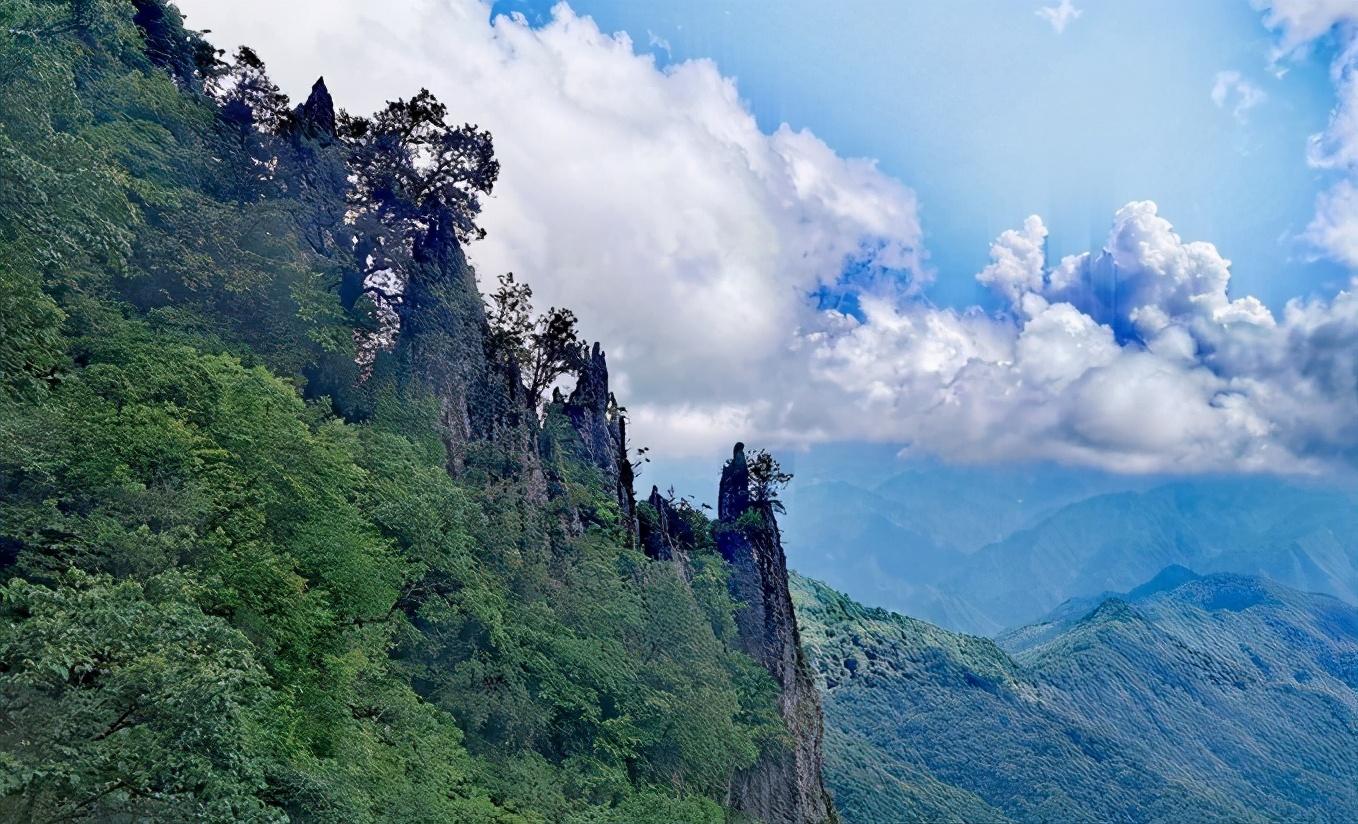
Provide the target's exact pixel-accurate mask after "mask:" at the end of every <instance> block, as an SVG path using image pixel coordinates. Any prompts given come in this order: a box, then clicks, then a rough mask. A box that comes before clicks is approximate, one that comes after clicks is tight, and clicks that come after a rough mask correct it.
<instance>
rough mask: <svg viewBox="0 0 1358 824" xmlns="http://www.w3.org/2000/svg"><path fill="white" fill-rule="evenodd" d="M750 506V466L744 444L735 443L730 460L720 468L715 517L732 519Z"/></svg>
mask: <svg viewBox="0 0 1358 824" xmlns="http://www.w3.org/2000/svg"><path fill="white" fill-rule="evenodd" d="M749 508H750V466H749V464H748V463H746V461H745V444H743V443H737V444H736V447H735V449H734V450H732V452H731V460H729V461H727V462H726V466H724V467H722V470H721V487H720V488H719V491H718V492H717V519H718V520H720V521H734V520H736V519H737V518H739V517H740V516H741V515H744V514H745V510H747V509H749Z"/></svg>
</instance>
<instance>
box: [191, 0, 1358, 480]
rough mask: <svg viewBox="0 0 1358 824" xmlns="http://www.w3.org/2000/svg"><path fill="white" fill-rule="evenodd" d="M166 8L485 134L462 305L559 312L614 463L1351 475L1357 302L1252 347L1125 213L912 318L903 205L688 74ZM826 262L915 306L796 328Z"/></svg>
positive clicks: (467, 30)
mask: <svg viewBox="0 0 1358 824" xmlns="http://www.w3.org/2000/svg"><path fill="white" fill-rule="evenodd" d="M185 5H186V6H187V7H188V8H189V10H190V11H193V12H196V16H195V17H194V18H193V22H195V23H196V24H198V25H210V26H212V27H214V28H216V29H217V31H218V39H219V40H221V41H223V44H224V45H229V44H231V43H234V42H250V43H252V44H254V45H256V46H257V47H258V48H259V50H260V52H261V53H262V54H263V56H264V57H265V58H266V59H269V60H270V61H271V62H270V65H271V69H272V70H273V72H274V74H275V76H276V77H277V78H278V79H279V80H280V81H282V82H283V83H284V84H285V86H286V87H287V88H289V89H292V90H304V89H305V88H306V87H307V86H308V85H309V83H310V81H311V80H312V79H314V76H315V75H316V74H319V73H322V72H324V73H325V75H326V77H327V80H328V81H329V83H330V86H331V88H332V90H333V91H334V92H335V94H336V97H337V99H339V100H341V101H345V102H346V103H347V104H348V105H349V106H350V107H351V108H353V109H355V110H360V111H363V110H372V109H374V108H376V107H378V106H380V105H381V103H382V101H383V100H384V99H387V98H390V97H394V96H397V95H402V94H409V93H411V92H412V91H413V90H415V89H418V88H419V87H420V86H425V85H427V86H429V87H430V88H431V89H432V90H433V91H434V92H435V93H436V94H438V95H439V96H440V97H441V98H443V99H444V100H445V101H446V102H447V103H448V104H449V107H450V110H451V111H452V112H453V113H454V116H455V117H458V118H466V119H468V120H472V121H474V122H477V123H479V124H480V125H482V126H485V127H487V128H489V129H490V130H491V131H492V132H493V133H494V135H495V139H496V148H497V153H498V154H499V156H500V158H501V160H502V161H503V164H504V170H503V173H502V176H501V180H500V182H499V184H498V185H497V187H496V192H495V196H494V197H493V198H492V199H491V200H490V201H489V203H488V204H487V207H486V212H485V215H484V221H483V222H484V225H485V226H486V227H487V228H488V230H489V232H490V234H489V237H488V238H487V239H486V240H485V241H481V242H478V243H476V244H473V245H472V247H471V248H470V254H471V255H472V257H473V260H474V261H475V262H476V263H477V265H478V267H479V268H480V271H481V275H482V277H483V278H487V279H488V278H491V277H494V276H495V275H496V274H498V273H500V272H502V271H506V270H512V271H514V272H516V273H517V274H518V275H519V276H520V277H521V278H522V279H524V280H526V281H528V282H530V283H531V284H532V285H533V286H534V288H535V289H536V290H537V293H538V296H539V298H540V300H541V302H542V304H543V305H547V304H555V305H567V306H571V307H573V308H574V309H576V311H577V312H578V313H579V314H580V316H581V319H582V326H583V328H584V329H585V331H586V332H587V333H588V334H589V335H590V336H591V337H596V338H598V339H600V340H602V341H603V342H604V343H605V346H606V348H607V349H608V351H609V355H610V364H611V366H612V367H613V370H614V373H615V381H616V388H617V390H618V392H619V395H620V397H621V398H622V399H623V400H624V402H625V403H626V404H627V405H628V407H629V408H630V409H631V412H632V415H633V418H634V427H633V429H634V434H635V436H636V437H637V439H638V441H639V442H641V443H645V444H648V445H650V446H653V447H655V448H656V449H658V450H659V451H660V452H662V453H664V454H666V455H670V456H676V455H682V454H695V453H705V454H706V453H710V452H712V451H715V450H716V449H718V448H722V447H725V446H726V445H728V444H729V443H730V442H731V441H732V440H735V439H737V438H744V439H756V440H760V441H761V442H764V443H770V444H784V445H786V444H798V443H808V442H816V441H826V440H861V439H877V440H884V441H894V442H908V443H910V444H911V448H912V449H915V450H919V451H922V452H930V453H936V454H940V455H943V456H947V457H950V458H957V459H974V460H987V461H989V460H997V459H1025V458H1042V459H1055V460H1061V461H1067V462H1071V463H1080V464H1088V465H1095V466H1100V467H1105V468H1109V469H1114V470H1119V471H1134V472H1140V471H1145V472H1149V471H1215V470H1280V471H1305V470H1310V469H1315V468H1317V467H1320V466H1323V465H1325V464H1327V463H1328V462H1330V461H1332V460H1335V459H1337V458H1338V457H1339V456H1342V455H1345V454H1348V453H1350V452H1352V451H1354V450H1355V449H1358V299H1355V298H1354V297H1353V296H1352V295H1350V294H1349V293H1347V292H1346V293H1341V294H1340V295H1338V296H1337V297H1335V298H1334V299H1333V300H1331V301H1311V302H1293V303H1292V304H1289V305H1288V306H1287V308H1286V310H1285V311H1284V312H1282V313H1281V317H1280V318H1275V317H1274V315H1273V314H1272V313H1271V312H1269V310H1268V309H1267V308H1266V307H1265V306H1264V305H1263V304H1262V303H1260V302H1259V301H1258V300H1255V299H1253V298H1248V297H1246V298H1232V297H1231V296H1230V294H1229V283H1230V269H1229V262H1228V261H1226V260H1225V259H1224V258H1223V257H1222V256H1221V255H1220V254H1219V253H1218V251H1217V249H1216V248H1215V247H1213V246H1212V245H1211V244H1209V243H1201V242H1185V241H1183V240H1182V239H1181V238H1180V237H1179V236H1178V235H1177V234H1175V232H1174V231H1173V228H1172V227H1171V226H1170V224H1169V222H1168V221H1166V220H1165V219H1164V218H1163V217H1161V216H1160V215H1159V214H1158V210H1157V209H1156V207H1155V205H1154V204H1153V203H1149V202H1140V203H1132V204H1128V205H1127V206H1126V207H1124V208H1123V209H1121V210H1119V211H1118V213H1117V215H1116V216H1115V218H1114V222H1113V227H1112V230H1111V232H1110V234H1109V236H1108V240H1107V242H1106V244H1105V248H1104V249H1103V250H1102V251H1101V252H1099V253H1096V254H1083V255H1072V256H1068V257H1066V258H1064V259H1062V260H1060V261H1057V262H1055V263H1049V262H1048V261H1047V260H1046V257H1047V256H1046V248H1045V243H1046V236H1047V228H1046V226H1045V225H1044V223H1043V222H1042V220H1041V219H1039V218H1037V217H1033V218H1030V219H1028V220H1027V221H1025V222H1024V224H1023V226H1022V227H1021V228H1019V229H1017V230H1014V231H1010V232H1005V233H1003V234H1002V235H1001V236H1000V237H999V238H998V239H997V240H996V242H995V245H994V246H993V248H992V250H991V261H992V262H991V264H990V265H989V266H987V267H986V268H985V269H984V270H983V271H982V272H980V273H979V274H978V278H979V279H980V280H981V281H982V282H983V283H985V284H987V285H989V286H990V287H991V288H992V289H993V290H994V291H995V292H996V293H997V294H998V295H999V296H1000V298H1001V300H1002V301H1003V309H1002V311H999V312H995V313H988V312H985V311H982V310H980V309H977V308H972V309H967V310H956V309H949V308H940V307H936V306H933V305H931V304H930V303H928V302H927V301H925V300H924V299H923V298H922V297H921V296H920V294H919V292H918V291H917V289H916V286H917V285H918V283H919V282H920V281H921V279H922V277H923V273H922V265H921V254H922V253H921V251H920V237H921V231H920V225H919V220H918V217H917V211H916V204H915V200H914V196H913V195H912V194H911V192H910V191H909V190H908V189H906V188H905V187H904V186H903V185H902V184H900V183H899V182H897V181H895V180H893V179H892V178H890V177H887V176H886V175H884V174H883V173H882V172H880V171H879V170H878V169H877V168H876V167H875V166H874V165H873V163H872V162H870V161H865V160H852V159H845V158H842V157H840V156H838V155H837V154H835V152H834V151H833V150H832V149H831V148H830V147H828V146H827V145H826V144H825V143H824V142H822V141H821V140H819V139H818V138H816V137H815V136H814V135H812V134H811V133H809V132H806V131H798V130H795V129H792V128H790V127H787V126H783V127H780V128H778V129H776V130H774V131H773V132H772V133H768V132H764V131H762V130H761V129H760V128H759V126H758V125H757V124H756V122H755V120H754V118H753V117H752V115H751V114H750V112H749V110H748V108H747V107H746V106H745V104H744V103H743V102H742V101H741V99H740V97H739V94H738V91H737V89H736V86H735V84H734V82H733V81H731V80H729V79H727V78H725V77H723V76H722V75H721V74H720V72H719V71H718V70H717V67H716V66H715V65H714V64H712V63H711V62H709V61H687V62H683V63H679V64H676V65H673V66H669V67H667V68H665V69H663V70H661V69H659V68H657V66H656V65H655V63H654V61H653V60H652V59H651V58H650V57H649V56H646V55H639V54H637V51H636V49H635V48H634V46H633V44H632V43H631V42H630V41H629V40H628V39H627V38H626V37H623V36H609V35H606V34H604V33H602V32H600V31H599V29H598V28H597V27H596V26H595V25H594V23H593V22H592V21H590V20H589V19H587V18H580V17H577V16H576V15H574V14H573V13H572V12H571V11H570V10H569V8H567V7H565V6H558V7H557V9H556V10H555V12H554V16H553V19H552V21H550V22H549V23H547V24H546V25H545V26H543V27H540V28H532V27H530V26H528V25H527V24H525V23H524V22H522V21H521V20H515V19H510V18H505V17H501V18H498V19H497V20H496V21H495V22H494V23H493V24H492V23H490V22H489V21H488V7H487V6H486V5H484V4H483V3H481V2H478V0H412V2H411V3H410V5H409V11H408V12H407V13H404V14H401V15H391V14H381V15H378V14H377V13H376V12H373V11H370V10H369V9H371V6H369V5H368V4H365V3H360V2H359V1H358V0H347V2H342V3H336V2H326V1H325V0H299V2H295V3H289V4H287V6H286V7H279V6H278V5H277V4H275V3H273V2H271V0H239V2H236V3H234V4H232V5H231V6H230V7H229V8H228V7H225V6H220V5H218V4H216V3H212V2H210V0H186V2H185ZM1063 6H1069V4H1068V3H1063V4H1062V6H1057V7H1054V8H1055V9H1056V10H1058V11H1059V10H1060V9H1061V8H1062V7H1063ZM1070 8H1071V12H1070V13H1069V17H1070V19H1073V17H1074V15H1075V14H1076V10H1074V9H1073V7H1070ZM199 16H201V18H202V19H198V17H199ZM1279 19H1282V18H1279ZM1287 19H1289V20H1290V19H1291V18H1287ZM1298 19H1301V18H1298ZM1307 19H1308V20H1309V18H1307ZM1065 22H1066V23H1068V22H1069V19H1067V20H1066V21H1065ZM1053 25H1054V26H1055V25H1056V21H1053ZM1061 25H1062V26H1064V23H1063V24H1061ZM1280 25H1281V24H1280ZM1288 25H1291V24H1290V23H1289V24H1288ZM1296 25H1297V26H1301V25H1302V24H1301V23H1297V24H1296ZM1308 25H1311V24H1309V23H1308ZM1298 30H1300V29H1298ZM1308 30H1309V29H1308ZM223 34H224V35H225V37H222V35H223ZM1284 42H1287V38H1286V37H1285V38H1284ZM337 55H343V58H342V59H339V58H338V57H336V56H337ZM1335 192H1336V198H1335V200H1334V202H1333V203H1332V204H1330V205H1329V206H1328V207H1327V208H1326V209H1322V214H1324V215H1327V216H1330V217H1331V219H1330V220H1329V222H1326V223H1323V224H1321V223H1320V217H1318V218H1317V221H1318V223H1317V225H1316V226H1313V232H1314V233H1315V234H1316V238H1317V242H1338V241H1333V238H1338V237H1340V236H1348V237H1351V236H1352V235H1345V233H1346V232H1347V229H1346V228H1345V227H1347V226H1349V225H1351V224H1350V223H1348V222H1346V221H1350V220H1351V219H1352V218H1351V216H1352V214H1353V213H1354V211H1355V209H1354V202H1355V201H1358V196H1355V195H1354V194H1353V192H1352V191H1351V190H1342V189H1336V190H1335ZM1327 239H1330V240H1327ZM1351 251H1352V253H1353V254H1355V255H1358V250H1352V249H1351ZM846 260H852V261H856V262H857V263H858V264H859V265H860V266H861V267H864V268H866V269H867V270H869V274H870V273H871V272H872V271H874V270H882V271H885V270H900V271H902V272H905V273H907V274H908V275H909V277H907V278H905V279H903V280H902V279H897V278H895V277H879V278H875V279H874V278H872V277H868V278H865V279H864V281H865V282H866V283H867V285H866V286H861V287H859V288H860V289H861V293H860V294H859V295H858V301H857V304H858V309H857V310H856V311H855V312H854V313H853V314H847V313H842V312H838V311H825V310H819V309H817V307H816V302H815V301H814V300H811V299H809V298H808V295H809V293H811V292H813V291H814V290H816V289H818V288H819V287H821V286H825V285H833V283H834V282H835V280H836V279H837V278H838V277H839V275H840V273H841V270H842V269H843V265H844V263H845V261H846Z"/></svg>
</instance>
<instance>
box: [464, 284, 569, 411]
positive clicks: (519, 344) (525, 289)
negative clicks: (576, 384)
mask: <svg viewBox="0 0 1358 824" xmlns="http://www.w3.org/2000/svg"><path fill="white" fill-rule="evenodd" d="M499 283H500V285H499V288H497V289H496V290H495V291H494V292H492V293H491V295H490V298H489V300H488V301H487V304H488V305H487V312H486V314H487V320H488V321H489V322H490V337H489V340H488V346H489V348H490V350H491V356H492V357H500V358H504V359H506V360H507V361H508V362H510V363H514V364H517V365H518V367H519V369H520V371H521V372H522V374H523V380H524V384H525V385H526V386H527V388H528V397H529V399H530V400H531V401H532V403H533V405H534V407H537V406H540V405H541V403H542V399H543V397H545V396H546V393H547V390H549V389H551V388H552V385H553V384H554V383H556V381H557V379H558V378H560V377H561V376H562V375H565V374H566V373H568V372H571V371H573V370H575V369H576V368H577V367H578V366H579V365H580V361H581V358H582V357H583V350H584V344H583V343H582V342H581V341H580V334H579V330H578V328H577V319H576V317H575V313H574V312H572V311H571V310H569V309H559V308H557V307H555V306H553V307H552V308H550V309H548V310H547V311H546V312H545V313H543V314H542V315H539V316H538V317H537V318H534V317H533V288H532V287H531V286H529V285H528V284H526V283H520V282H519V281H517V280H515V279H514V273H513V272H506V273H505V274H503V275H501V276H500V278H499Z"/></svg>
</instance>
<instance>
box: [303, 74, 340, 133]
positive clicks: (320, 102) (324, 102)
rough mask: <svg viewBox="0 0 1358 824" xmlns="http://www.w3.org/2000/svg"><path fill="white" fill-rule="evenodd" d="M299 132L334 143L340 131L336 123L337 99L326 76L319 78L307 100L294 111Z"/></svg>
mask: <svg viewBox="0 0 1358 824" xmlns="http://www.w3.org/2000/svg"><path fill="white" fill-rule="evenodd" d="M293 120H294V122H295V124H296V129H297V132H298V133H299V134H301V135H303V136H305V137H307V138H310V139H311V140H317V141H321V142H323V143H332V142H334V140H335V135H336V134H337V133H338V131H337V127H336V124H335V100H334V98H332V97H331V96H330V90H329V89H328V88H326V85H325V78H324V77H321V78H317V80H316V82H315V83H314V84H312V86H311V94H309V95H308V96H307V99H306V102H305V103H303V104H302V105H300V106H298V107H297V108H296V109H295V110H294V111H293Z"/></svg>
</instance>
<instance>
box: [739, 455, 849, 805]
mask: <svg viewBox="0 0 1358 824" xmlns="http://www.w3.org/2000/svg"><path fill="white" fill-rule="evenodd" d="M716 542H717V548H718V550H720V552H721V554H722V557H724V558H725V559H726V561H727V563H729V564H730V565H731V577H730V589H731V595H732V597H733V598H734V600H735V601H736V602H737V603H739V604H741V605H742V606H741V607H740V608H739V609H738V611H737V612H736V626H737V627H738V629H739V633H740V641H741V644H742V647H743V650H744V651H745V652H746V653H747V654H748V655H749V656H750V657H752V658H754V659H755V660H756V661H758V662H759V663H760V664H762V665H763V666H764V668H765V669H767V670H768V671H769V674H770V675H772V676H773V679H774V681H775V682H776V683H777V684H778V688H779V690H780V697H779V711H780V712H781V714H782V716H783V720H784V722H786V724H787V727H788V732H789V734H790V739H789V740H788V742H787V745H786V746H785V747H783V748H780V749H776V750H772V751H766V752H765V753H763V754H762V755H761V757H760V759H759V761H757V762H756V763H755V764H754V766H752V767H750V768H749V769H747V770H744V771H742V772H741V773H739V774H738V775H737V776H736V777H735V779H734V780H733V782H732V785H731V797H730V803H731V806H732V807H733V808H734V809H736V810H738V811H740V812H743V813H745V814H747V815H751V816H754V817H756V818H758V819H759V820H761V821H764V822H767V824H784V822H787V824H793V822H796V823H797V824H801V822H828V821H835V820H837V819H836V817H835V812H834V806H833V804H832V803H831V800H830V796H829V794H828V793H827V792H826V791H825V787H824V785H823V783H822V780H821V763H822V757H821V739H822V721H821V708H820V698H819V696H818V695H817V693H816V688H815V683H814V680H813V676H812V672H811V668H810V666H809V664H808V662H807V659H806V657H805V655H804V654H803V652H802V646H801V637H800V635H799V633H798V630H797V621H796V616H795V615H794V613H793V608H792V598H791V595H790V594H789V590H788V574H787V559H786V557H785V556H784V554H783V545H782V540H781V538H780V537H779V534H778V522H777V520H776V519H775V518H774V513H773V504H772V502H770V501H767V500H754V499H752V498H751V496H750V478H749V467H748V465H747V463H746V460H745V449H744V444H739V443H738V444H736V446H735V452H734V454H733V455H732V457H731V460H730V461H728V462H727V464H726V466H725V468H724V469H723V470H722V474H721V487H720V492H719V494H718V499H717V524H716Z"/></svg>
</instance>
